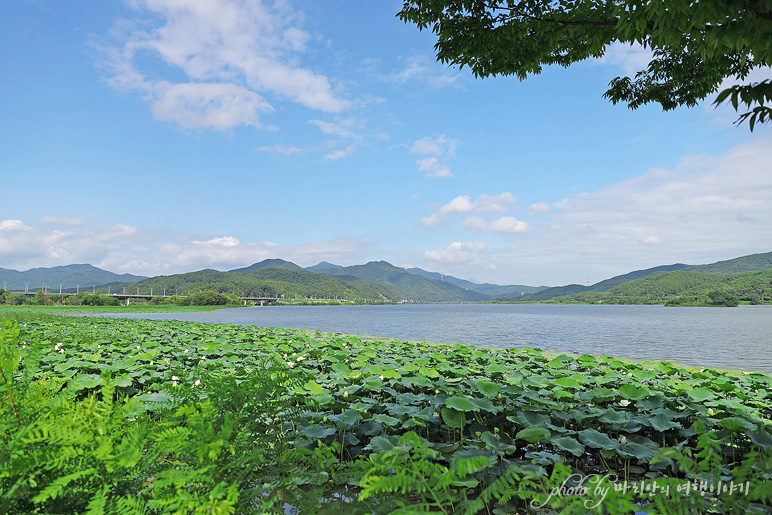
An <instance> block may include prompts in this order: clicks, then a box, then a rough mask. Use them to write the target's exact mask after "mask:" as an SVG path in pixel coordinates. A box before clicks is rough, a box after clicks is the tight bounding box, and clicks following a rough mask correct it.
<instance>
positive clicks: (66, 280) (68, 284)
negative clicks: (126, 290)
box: [0, 264, 147, 291]
mask: <svg viewBox="0 0 772 515" xmlns="http://www.w3.org/2000/svg"><path fill="white" fill-rule="evenodd" d="M143 279H147V278H146V277H143V276H140V275H132V274H115V273H113V272H108V271H106V270H102V269H101V268H97V267H95V266H92V265H88V264H81V265H65V266H54V267H50V268H31V269H29V270H27V271H24V272H19V271H17V270H10V269H7V268H0V288H2V287H3V283H5V284H6V289H8V290H18V291H22V290H24V283H27V284H28V286H27V287H28V289H29V290H30V291H38V290H40V289H42V288H43V284H46V287H47V288H48V290H50V291H58V290H59V285H60V284H61V285H62V290H68V289H73V288H77V287H78V286H80V288H81V289H84V288H91V287H93V286H99V285H102V284H106V283H112V282H120V283H134V282H137V281H141V280H143Z"/></svg>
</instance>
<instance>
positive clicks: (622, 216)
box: [478, 131, 772, 285]
mask: <svg viewBox="0 0 772 515" xmlns="http://www.w3.org/2000/svg"><path fill="white" fill-rule="evenodd" d="M746 138H747V142H746V143H743V144H740V145H737V146H735V147H734V148H732V149H731V150H729V151H728V152H726V153H724V154H722V155H715V156H706V155H688V156H684V158H683V159H682V160H681V163H680V164H679V165H678V166H676V167H673V168H672V169H659V168H653V169H650V170H649V171H647V172H646V173H644V174H642V175H640V176H638V177H634V178H631V179H629V180H625V181H621V182H618V183H615V184H611V185H609V186H607V187H604V188H602V189H600V190H597V191H594V192H589V193H585V194H583V195H577V196H570V197H566V198H565V199H564V201H563V202H562V203H561V208H560V209H556V210H553V211H552V212H551V213H550V214H549V216H548V217H545V219H544V220H543V222H542V223H540V224H539V225H538V226H536V227H534V228H533V229H531V228H529V230H528V231H527V232H526V233H524V234H522V235H520V236H518V240H517V245H513V246H511V247H509V248H506V249H497V250H496V251H495V252H494V251H491V252H490V253H489V258H490V260H491V262H494V263H496V264H497V265H499V271H502V270H504V269H506V268H507V267H509V268H510V269H513V270H514V269H515V268H516V269H517V270H516V272H517V278H513V279H512V281H513V282H519V283H524V284H539V283H543V284H549V285H559V284H568V283H572V282H575V283H581V284H584V283H585V280H586V278H587V277H590V278H591V279H590V282H597V281H600V280H603V279H607V278H609V277H612V276H614V275H618V274H622V273H627V272H630V271H633V270H637V269H642V268H647V267H651V266H657V265H662V264H672V263H688V264H701V263H711V262H715V261H719V260H723V259H730V258H733V257H738V256H742V255H747V254H753V253H758V252H769V251H772V207H770V203H769V199H770V198H772V168H770V164H769V163H771V162H772V133H770V132H769V131H767V132H760V133H754V134H753V135H748V136H747V137H746ZM512 263H517V265H516V267H513V266H512V265H511V264H512ZM479 275H480V276H481V277H482V276H484V274H483V273H480V274H479ZM478 278H479V277H478Z"/></svg>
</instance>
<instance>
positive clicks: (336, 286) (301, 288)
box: [113, 262, 388, 301]
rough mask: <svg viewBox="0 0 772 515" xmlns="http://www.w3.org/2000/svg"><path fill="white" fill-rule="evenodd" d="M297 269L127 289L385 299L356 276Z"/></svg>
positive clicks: (192, 276) (193, 277) (169, 279)
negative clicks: (346, 278) (347, 279)
mask: <svg viewBox="0 0 772 515" xmlns="http://www.w3.org/2000/svg"><path fill="white" fill-rule="evenodd" d="M284 263H289V262H284ZM290 264H292V263H290ZM248 268H249V267H248ZM298 269H299V270H291V269H289V267H286V266H285V268H270V267H268V268H265V267H264V268H257V269H253V270H250V271H247V272H233V271H231V272H219V271H217V270H211V269H208V270H200V271H198V272H189V273H186V274H176V275H168V276H158V277H153V278H150V279H145V280H144V281H140V282H137V283H134V284H132V285H131V288H139V290H140V292H145V293H146V292H149V291H150V290H151V289H152V290H153V293H154V294H158V295H162V294H163V293H164V292H165V293H166V294H167V295H169V294H175V293H179V294H180V295H183V294H187V293H196V292H198V291H215V292H218V293H233V294H236V295H239V296H274V295H284V296H285V298H290V297H304V296H306V295H310V296H315V297H324V296H330V297H345V298H349V299H362V300H363V299H369V300H372V301H381V300H384V298H388V291H387V290H385V289H384V288H381V287H379V286H377V285H375V284H372V283H368V282H367V281H362V280H359V279H354V280H352V281H345V280H342V279H340V278H337V277H330V276H327V275H323V274H314V273H312V272H307V271H305V270H303V269H302V268H300V267H298ZM113 291H116V290H113Z"/></svg>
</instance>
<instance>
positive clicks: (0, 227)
mask: <svg viewBox="0 0 772 515" xmlns="http://www.w3.org/2000/svg"><path fill="white" fill-rule="evenodd" d="M31 230H32V227H29V226H27V225H24V222H22V221H21V220H0V231H3V232H9V233H10V232H11V231H31Z"/></svg>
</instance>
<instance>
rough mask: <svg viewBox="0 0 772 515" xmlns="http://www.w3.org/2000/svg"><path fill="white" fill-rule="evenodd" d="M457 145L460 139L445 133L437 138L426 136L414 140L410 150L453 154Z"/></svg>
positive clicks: (418, 152)
mask: <svg viewBox="0 0 772 515" xmlns="http://www.w3.org/2000/svg"><path fill="white" fill-rule="evenodd" d="M457 145H458V140H454V139H450V138H447V137H445V135H444V134H443V135H441V136H437V137H436V138H432V137H429V136H426V137H424V138H421V139H419V140H416V141H415V142H413V144H412V145H411V146H410V152H412V153H414V154H427V155H433V156H443V155H450V156H453V155H454V153H455V151H456V146H457Z"/></svg>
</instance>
